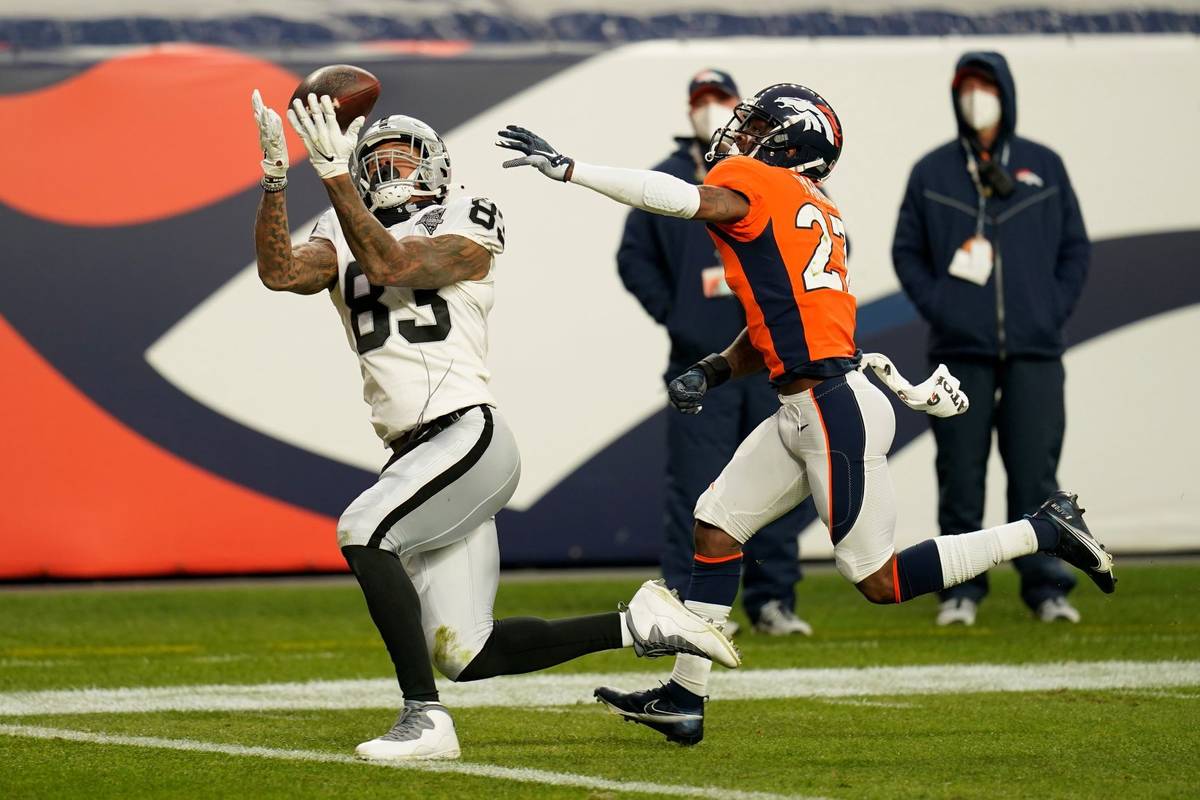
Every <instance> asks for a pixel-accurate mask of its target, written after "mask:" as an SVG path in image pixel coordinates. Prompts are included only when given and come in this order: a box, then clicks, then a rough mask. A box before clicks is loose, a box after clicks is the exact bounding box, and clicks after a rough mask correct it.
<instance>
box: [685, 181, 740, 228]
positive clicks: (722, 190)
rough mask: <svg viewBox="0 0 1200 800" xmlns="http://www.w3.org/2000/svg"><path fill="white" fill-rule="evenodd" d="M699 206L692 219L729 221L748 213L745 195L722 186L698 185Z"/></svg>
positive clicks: (717, 221)
mask: <svg viewBox="0 0 1200 800" xmlns="http://www.w3.org/2000/svg"><path fill="white" fill-rule="evenodd" d="M699 189H700V208H699V209H697V211H696V214H695V216H693V217H692V219H700V220H704V221H705V222H715V223H718V224H721V223H725V224H728V223H731V222H737V221H738V220H740V219H743V218H744V217H745V216H746V215H747V214H749V213H750V203H749V201H747V200H746V198H745V197H743V196H742V195H740V194H738V193H737V192H735V191H734V190H733V189H728V188H726V187H724V186H700V187H699Z"/></svg>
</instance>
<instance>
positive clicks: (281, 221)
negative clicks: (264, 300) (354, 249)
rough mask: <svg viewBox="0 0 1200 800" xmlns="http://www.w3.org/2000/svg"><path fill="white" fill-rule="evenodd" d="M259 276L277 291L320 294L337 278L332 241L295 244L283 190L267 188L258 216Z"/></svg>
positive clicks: (335, 256)
mask: <svg viewBox="0 0 1200 800" xmlns="http://www.w3.org/2000/svg"><path fill="white" fill-rule="evenodd" d="M254 252H255V255H257V256H258V277H259V279H260V280H261V281H262V282H263V285H264V286H266V287H267V288H268V289H273V290H275V291H286V292H295V293H296V294H316V293H317V292H319V291H322V290H324V289H328V288H329V287H330V286H332V285H333V283H334V281H336V280H337V255H336V254H335V253H334V250H333V245H332V244H331V243H329V242H325V243H321V242H317V241H313V242H308V243H306V244H302V245H300V246H298V247H296V248H294V249H293V248H292V234H291V231H290V230H289V229H288V216H287V204H286V202H285V201H284V198H283V192H263V196H262V199H261V200H260V201H259V202H258V214H257V215H256V216H255V218H254Z"/></svg>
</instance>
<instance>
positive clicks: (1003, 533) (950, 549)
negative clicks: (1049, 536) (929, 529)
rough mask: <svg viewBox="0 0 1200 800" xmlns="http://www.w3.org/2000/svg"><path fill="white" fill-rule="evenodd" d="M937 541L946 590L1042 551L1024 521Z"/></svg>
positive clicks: (935, 540) (1029, 527)
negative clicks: (1000, 565)
mask: <svg viewBox="0 0 1200 800" xmlns="http://www.w3.org/2000/svg"><path fill="white" fill-rule="evenodd" d="M933 541H934V544H936V545H937V550H938V557H939V558H940V559H941V561H942V583H943V584H944V586H943V587H942V588H945V589H949V588H950V587H951V586H957V585H958V584H960V583H962V582H963V581H968V580H970V579H971V578H974V577H975V576H976V575H980V574H982V573H984V572H987V571H988V570H989V569H991V568H992V567H994V566H996V565H997V564H999V563H1001V562H1003V561H1011V560H1013V559H1014V558H1017V557H1018V556H1027V555H1030V554H1032V553H1036V552H1037V549H1038V543H1037V534H1035V533H1034V532H1033V526H1032V525H1030V524H1029V521H1028V520H1024V519H1023V520H1019V521H1017V522H1010V523H1008V524H1007V525H1001V526H999V527H997V528H988V529H986V530H982V531H975V532H974V533H960V534H958V535H955V536H938V537H937V538H936V539H934V540H933Z"/></svg>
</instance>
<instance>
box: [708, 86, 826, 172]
mask: <svg viewBox="0 0 1200 800" xmlns="http://www.w3.org/2000/svg"><path fill="white" fill-rule="evenodd" d="M760 95H761V93H760ZM818 99H819V98H818ZM775 102H776V103H778V104H780V105H786V104H792V105H798V104H802V103H803V104H808V105H810V106H812V104H811V101H808V100H804V99H798V100H793V99H791V98H787V97H785V98H783V99H782V100H776V101H775ZM801 108H802V107H801ZM796 110H797V113H796V114H795V115H789V116H787V118H781V117H779V116H776V115H774V114H771V113H770V112H769V111H767V110H766V109H764V108H763V107H762V105H761V104H760V101H759V98H758V97H756V98H754V99H753V100H750V101H747V102H743V103H739V104H738V105H737V107H736V108H734V109H733V117H732V118H731V119H730V120H729V122H728V123H726V124H725V127H723V128H720V129H718V130H717V132H716V133H714V134H713V138H712V139H711V140H710V142H709V148H708V153H707V154H706V155H705V158H706V159H707V160H708V161H716V160H718V159H721V158H725V157H727V156H733V155H744V156H749V157H750V158H753V159H756V160H758V161H761V162H763V163H764V164H768V165H770V166H773V167H784V168H786V169H790V170H792V171H793V172H795V173H797V174H800V175H804V176H806V177H809V178H812V179H813V180H818V181H820V180H824V179H825V178H826V177H828V175H829V173H830V172H831V171H832V170H833V167H834V164H836V163H837V159H836V157H835V158H834V159H833V160H829V159H828V158H827V157H826V156H825V155H823V154H822V153H821V152H819V151H818V150H817V149H815V148H814V147H812V146H811V145H808V144H801V143H799V142H798V141H797V136H796V133H797V132H801V133H803V132H806V131H812V130H818V131H820V132H821V134H822V135H824V133H825V128H826V126H825V125H824V124H823V123H821V121H820V120H818V119H816V118H815V117H814V116H813V115H814V114H815V113H818V110H817V107H816V106H812V109H811V110H807V114H802V113H799V112H800V110H801V109H796ZM826 111H827V112H828V113H827V114H826V113H825V112H826ZM819 113H821V114H824V115H825V118H826V119H828V118H829V116H830V115H832V114H833V111H832V109H828V108H826V107H824V106H822V107H821V109H820V111H819ZM831 124H832V125H833V127H834V128H836V127H837V123H836V122H832V121H831ZM831 135H836V136H840V133H837V134H831ZM827 138H828V137H827Z"/></svg>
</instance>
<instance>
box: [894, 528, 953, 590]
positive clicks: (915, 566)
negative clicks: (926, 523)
mask: <svg viewBox="0 0 1200 800" xmlns="http://www.w3.org/2000/svg"><path fill="white" fill-rule="evenodd" d="M894 563H895V567H894V570H895V571H894V572H893V573H892V583H893V584H894V586H895V589H896V602H897V603H902V602H904V601H905V600H911V599H912V598H914V597H917V596H918V595H922V594H929V593H930V592H940V591H941V590H942V589H943V588H945V586H944V578H943V576H942V557H941V556H940V555H938V549H937V542H935V541H934V540H933V539H926V540H925V541H923V542H921V543H920V544H914V545H913V546H912V547H906V548H905V549H903V550H901V551H900V552H899V553H897V554H896V561H895V562H894Z"/></svg>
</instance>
